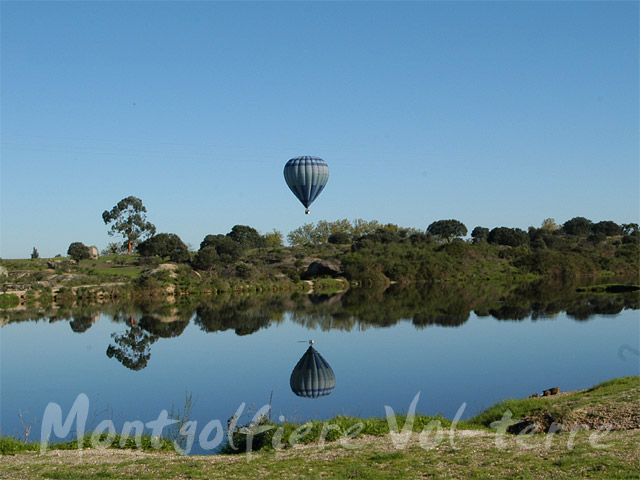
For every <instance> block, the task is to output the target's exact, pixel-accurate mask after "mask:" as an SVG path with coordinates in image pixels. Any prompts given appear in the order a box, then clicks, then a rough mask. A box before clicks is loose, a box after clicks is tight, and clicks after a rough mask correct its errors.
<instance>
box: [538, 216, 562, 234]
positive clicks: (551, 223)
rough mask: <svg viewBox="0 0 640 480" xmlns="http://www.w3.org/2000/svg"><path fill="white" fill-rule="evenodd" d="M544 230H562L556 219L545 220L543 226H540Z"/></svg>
mask: <svg viewBox="0 0 640 480" xmlns="http://www.w3.org/2000/svg"><path fill="white" fill-rule="evenodd" d="M540 228H541V229H542V230H547V231H549V232H554V231H556V230H558V229H559V228H560V225H558V224H557V223H556V221H555V219H554V218H545V219H544V220H543V221H542V225H541V226H540Z"/></svg>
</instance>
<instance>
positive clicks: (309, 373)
mask: <svg viewBox="0 0 640 480" xmlns="http://www.w3.org/2000/svg"><path fill="white" fill-rule="evenodd" d="M289 384H290V385H291V390H292V391H293V393H295V394H296V395H297V396H299V397H304V398H318V397H324V396H325V395H329V394H330V393H331V392H332V391H333V387H335V386H336V376H335V375H334V374H333V370H332V369H331V367H330V366H329V364H328V363H327V361H326V360H325V359H324V358H322V355H320V354H319V353H318V352H317V350H316V349H315V348H313V340H311V341H310V342H309V348H308V349H307V351H306V352H305V354H304V355H303V356H302V358H301V359H300V361H299V362H298V364H297V365H296V366H295V368H294V369H293V372H291V378H290V379H289Z"/></svg>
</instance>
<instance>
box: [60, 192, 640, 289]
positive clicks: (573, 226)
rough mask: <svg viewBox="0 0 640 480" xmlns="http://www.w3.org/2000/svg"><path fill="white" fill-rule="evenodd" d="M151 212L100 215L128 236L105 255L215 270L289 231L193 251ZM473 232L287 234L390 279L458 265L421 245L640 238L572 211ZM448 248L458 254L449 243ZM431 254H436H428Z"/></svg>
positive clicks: (357, 228)
mask: <svg viewBox="0 0 640 480" xmlns="http://www.w3.org/2000/svg"><path fill="white" fill-rule="evenodd" d="M146 212H147V210H146V208H145V207H144V205H143V203H142V200H140V199H139V198H136V197H127V198H124V199H122V200H121V201H120V202H118V203H117V204H116V205H115V206H114V207H113V208H112V209H110V210H105V211H104V212H103V214H102V219H103V221H104V222H105V224H106V225H108V226H109V227H110V229H109V232H108V233H109V235H111V236H120V237H121V238H122V242H121V243H113V244H110V246H109V247H108V248H107V250H106V251H103V254H104V253H124V252H126V253H131V252H133V251H136V252H137V253H138V254H139V255H140V256H141V257H159V258H162V259H168V260H169V261H172V262H177V263H189V264H190V265H191V266H192V267H193V268H194V269H196V270H200V271H211V270H214V269H221V268H226V267H229V266H233V264H234V263H236V262H238V261H239V260H241V259H242V258H243V256H245V253H246V252H247V251H249V250H252V249H267V250H268V249H279V248H281V247H283V235H282V234H281V233H280V232H278V231H276V230H274V231H272V232H269V233H266V234H260V233H259V232H258V231H257V230H256V229H255V228H252V227H250V226H247V225H235V226H234V227H233V228H232V229H231V231H229V232H228V233H226V234H209V235H206V236H205V238H204V239H203V240H202V242H201V243H200V246H199V249H198V251H197V252H191V251H190V249H189V247H188V246H187V245H186V244H185V243H184V242H183V241H182V239H181V238H180V237H179V236H178V235H177V234H175V233H157V234H156V227H155V226H154V225H153V224H152V223H150V222H149V221H148V220H147V218H146ZM467 233H468V230H467V226H466V225H464V224H463V223H462V222H460V221H459V220H456V219H445V220H437V221H434V222H432V223H431V224H430V225H429V226H428V227H427V229H426V230H421V229H417V228H407V227H401V226H399V225H396V224H391V223H387V224H382V223H380V222H378V221H376V220H372V221H367V220H363V219H356V220H352V221H351V220H347V219H341V220H336V221H326V220H320V221H318V222H317V223H315V224H314V223H307V224H304V225H302V226H300V227H299V228H297V229H295V230H293V231H291V232H290V233H289V234H288V235H287V242H288V243H289V245H290V246H291V247H292V248H307V247H316V246H321V245H326V244H334V245H343V246H345V248H346V250H345V254H344V255H343V256H342V257H341V258H340V261H341V262H342V263H343V264H344V265H345V270H346V273H347V276H348V277H349V274H351V276H352V277H354V278H355V277H359V276H360V277H361V276H363V275H365V272H367V271H368V272H369V273H371V272H372V271H375V270H376V269H378V270H379V271H380V272H384V275H385V276H386V277H388V278H391V279H392V280H395V279H398V278H401V277H403V276H411V275H413V274H414V273H416V272H413V270H415V268H424V269H426V271H430V270H433V271H431V273H430V275H436V274H437V273H438V271H442V270H443V269H445V270H446V269H449V270H450V269H452V268H453V266H451V265H449V266H447V265H444V264H443V261H442V259H438V261H437V262H436V261H435V260H434V258H435V257H433V256H432V255H431V254H432V252H431V251H424V252H418V251H417V250H415V249H416V248H419V247H421V246H432V247H437V246H438V245H443V246H446V245H450V246H453V244H457V243H467V244H474V245H478V246H482V245H483V244H486V245H493V246H497V247H514V248H517V247H526V248H527V249H528V250H527V253H528V254H530V253H531V252H536V251H543V250H544V251H560V250H564V251H570V249H571V248H572V247H573V246H576V245H579V246H589V245H591V246H592V247H596V246H598V245H599V244H601V243H603V242H605V240H607V239H609V243H613V244H615V245H626V244H633V245H637V244H638V243H639V242H640V231H639V228H638V224H637V223H628V224H620V225H619V224H617V223H615V222H613V221H610V220H605V221H600V222H593V221H591V220H589V219H587V218H585V217H574V218H572V219H570V220H567V221H566V222H564V223H563V224H558V223H557V222H556V221H555V220H554V219H552V218H548V219H545V220H544V221H543V222H542V224H541V226H540V227H529V228H528V230H527V231H525V230H522V229H520V228H511V227H505V226H500V227H495V228H492V229H490V228H488V227H484V226H476V227H474V228H473V229H472V230H471V234H470V238H468V239H467V240H464V237H466V236H467ZM392 246H394V247H392ZM398 248H401V250H398ZM407 248H409V249H411V248H413V249H414V250H415V251H414V252H413V253H407ZM447 251H448V252H449V253H452V252H454V250H451V249H449V250H447ZM462 253H464V252H463V251H462V250H461V251H459V252H458V254H459V255H461V254H462ZM467 253H468V252H467ZM467 253H465V254H467ZM622 253H624V252H622ZM67 254H68V255H69V256H70V257H71V258H73V259H75V260H81V259H84V258H89V251H88V247H86V246H85V245H84V244H82V242H73V243H72V244H71V245H70V246H69V249H68V251H67ZM429 255H431V257H429V258H427V257H428V256H429ZM565 256H566V255H565ZM512 257H513V255H512ZM629 258H634V257H633V256H631V257H629ZM511 260H513V261H514V262H515V264H517V266H523V265H524V266H526V265H527V264H532V263H535V262H542V261H544V262H547V263H549V264H552V263H553V262H554V261H560V260H565V259H564V258H563V259H560V258H559V257H558V258H556V257H553V256H552V255H551V256H550V255H546V256H544V257H539V258H538V257H535V258H533V259H532V258H531V256H530V255H529V257H527V256H526V255H524V254H521V255H520V257H518V258H517V259H515V258H512V259H511ZM574 260H575V259H574ZM410 262H414V263H415V264H416V265H418V266H417V267H415V268H409V267H407V266H406V265H401V263H403V264H406V263H410ZM434 262H435V263H434ZM445 263H446V262H445ZM605 267H606V265H605ZM248 268H249V267H248V266H247V265H244V264H238V265H235V269H236V273H237V274H239V276H240V277H242V276H244V274H246V273H247V272H244V270H247V269H248ZM374 276H375V275H374Z"/></svg>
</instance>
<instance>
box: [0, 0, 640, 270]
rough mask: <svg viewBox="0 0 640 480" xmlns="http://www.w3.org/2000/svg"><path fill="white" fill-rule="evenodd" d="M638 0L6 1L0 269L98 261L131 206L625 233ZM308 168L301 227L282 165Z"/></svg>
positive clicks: (158, 217)
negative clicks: (320, 182) (317, 165)
mask: <svg viewBox="0 0 640 480" xmlns="http://www.w3.org/2000/svg"><path fill="white" fill-rule="evenodd" d="M638 10H639V9H638V2H515V1H514V2H429V1H425V2H274V3H271V2H7V1H3V2H1V3H0V15H1V51H0V53H1V89H2V90H1V104H0V105H1V111H0V113H1V136H2V138H1V142H2V144H1V152H0V153H1V162H2V163H1V166H0V168H1V170H0V175H1V194H0V195H1V202H2V204H1V212H0V213H1V215H2V220H1V227H2V231H1V244H0V256H1V257H2V258H26V257H28V256H29V254H30V253H31V249H32V248H33V247H34V246H35V247H37V248H38V250H39V252H40V254H41V256H53V255H55V254H57V253H61V254H63V255H64V254H65V253H66V250H67V247H68V246H69V244H70V243H71V242H74V241H82V242H83V243H85V244H87V245H97V246H98V247H99V248H100V249H102V248H103V247H104V246H106V244H107V243H108V242H110V241H113V240H114V239H113V238H112V237H109V236H108V235H107V227H106V226H105V225H104V223H103V222H102V218H101V214H102V212H103V211H104V210H105V209H110V208H111V207H113V205H115V204H116V203H117V202H118V201H119V200H120V199H122V198H123V197H126V196H129V195H134V196H137V197H140V198H141V199H142V200H143V202H144V204H145V205H146V207H147V209H148V219H149V220H150V221H151V222H152V223H154V224H155V225H156V227H157V229H158V232H171V233H177V234H178V235H179V236H180V237H181V238H182V239H183V240H184V241H185V242H187V243H189V244H191V245H193V246H194V247H196V248H197V246H198V245H199V243H200V242H201V241H202V239H203V238H204V236H205V235H207V234H210V233H227V232H228V231H229V230H230V229H231V227H232V226H233V225H236V224H244V225H250V226H252V227H254V228H257V229H258V230H259V231H261V232H263V233H265V232H268V231H271V230H272V229H274V228H275V229H277V230H279V231H281V232H282V233H283V234H285V235H286V234H287V233H288V232H289V231H291V230H293V229H295V228H297V227H299V226H300V225H302V224H304V223H307V222H316V221H318V220H336V219H340V218H348V219H355V218H364V219H367V220H372V219H376V220H378V221H380V222H384V223H387V222H392V223H397V224H399V225H401V226H406V227H415V228H421V229H426V227H427V226H428V225H429V224H430V223H431V222H433V221H435V220H439V219H446V218H456V219H458V220H461V221H462V222H463V223H465V224H466V225H467V227H468V229H469V231H470V230H471V229H472V228H473V227H475V226H477V225H482V226H485V227H489V228H492V227H496V226H511V227H521V228H527V227H528V226H529V225H535V226H539V225H540V223H541V222H542V220H544V219H545V218H548V217H553V218H555V219H556V220H557V221H558V222H559V223H562V222H564V221H566V220H568V219H569V218H572V217H574V216H586V217H588V218H590V219H592V220H594V221H599V220H605V219H606V220H614V221H616V222H619V223H628V222H632V221H634V222H637V221H638V220H639V217H640V196H639V195H640V194H639V182H640V172H639V161H638V160H639V158H638V157H639V135H638V132H639V129H640V128H639V96H638V89H639V87H638V85H639V75H638V53H639V48H638V46H639V37H638V29H639V27H638V24H639V22H638V20H639V11H638ZM300 155H315V156H319V157H322V158H323V159H324V160H325V161H326V162H327V163H328V164H329V168H330V171H331V176H330V178H329V183H328V185H327V187H326V189H325V190H324V192H323V193H322V195H321V196H320V197H319V198H318V200H316V202H315V203H314V204H313V205H312V206H311V215H309V216H305V215H304V208H303V207H302V205H300V204H299V203H298V201H297V200H296V199H295V197H294V196H293V195H292V193H291V192H290V191H289V190H288V188H287V187H286V185H285V183H284V179H283V176H282V169H283V166H284V164H285V163H286V161H287V160H288V159H290V158H292V157H295V156H300Z"/></svg>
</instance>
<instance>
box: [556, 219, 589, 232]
mask: <svg viewBox="0 0 640 480" xmlns="http://www.w3.org/2000/svg"><path fill="white" fill-rule="evenodd" d="M591 225H592V222H591V220H589V219H586V218H584V217H574V218H572V219H571V220H567V221H566V222H564V224H563V225H562V231H563V232H564V233H566V234H567V235H575V236H577V237H586V236H587V235H589V234H590V233H591Z"/></svg>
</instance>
